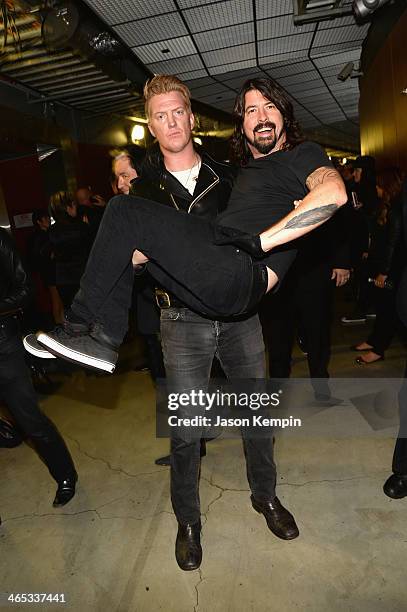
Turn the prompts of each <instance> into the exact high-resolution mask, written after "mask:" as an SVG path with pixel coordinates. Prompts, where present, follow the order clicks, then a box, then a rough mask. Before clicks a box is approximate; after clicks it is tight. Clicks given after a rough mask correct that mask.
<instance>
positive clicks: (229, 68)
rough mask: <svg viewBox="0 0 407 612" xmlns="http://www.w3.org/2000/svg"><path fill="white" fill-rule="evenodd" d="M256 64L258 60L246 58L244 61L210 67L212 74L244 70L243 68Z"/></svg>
mask: <svg viewBox="0 0 407 612" xmlns="http://www.w3.org/2000/svg"><path fill="white" fill-rule="evenodd" d="M255 65H256V60H254V59H253V60H246V61H244V62H234V63H233V64H225V65H223V66H213V67H212V68H209V72H210V73H211V74H224V73H225V72H230V71H232V70H242V69H243V68H253V67H254V66H255Z"/></svg>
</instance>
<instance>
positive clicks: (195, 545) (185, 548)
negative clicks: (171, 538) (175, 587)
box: [175, 521, 202, 572]
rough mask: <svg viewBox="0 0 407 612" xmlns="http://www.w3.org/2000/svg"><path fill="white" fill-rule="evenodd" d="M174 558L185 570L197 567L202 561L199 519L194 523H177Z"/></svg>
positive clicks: (188, 570)
mask: <svg viewBox="0 0 407 612" xmlns="http://www.w3.org/2000/svg"><path fill="white" fill-rule="evenodd" d="M175 558H176V560H177V563H178V565H179V566H180V568H181V569H182V570H184V571H185V572H190V571H192V570H196V569H198V567H199V566H200V565H201V561H202V547H201V521H198V522H197V523H195V524H194V525H190V524H187V525H180V524H179V523H178V533H177V540H176V542H175Z"/></svg>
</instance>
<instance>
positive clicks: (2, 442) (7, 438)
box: [0, 417, 23, 448]
mask: <svg viewBox="0 0 407 612" xmlns="http://www.w3.org/2000/svg"><path fill="white" fill-rule="evenodd" d="M22 443H23V438H22V436H21V434H20V432H19V431H18V429H17V428H16V427H15V426H14V425H13V424H12V423H10V422H9V421H7V419H5V418H4V417H0V448H15V447H16V446H19V445H20V444H22Z"/></svg>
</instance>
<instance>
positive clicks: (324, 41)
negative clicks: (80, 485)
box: [313, 25, 364, 47]
mask: <svg viewBox="0 0 407 612" xmlns="http://www.w3.org/2000/svg"><path fill="white" fill-rule="evenodd" d="M363 38H364V34H363V33H362V32H361V31H360V28H358V26H356V25H353V26H346V27H343V28H329V29H328V28H327V29H326V30H318V31H317V33H316V35H315V39H314V44H313V47H321V46H322V45H334V44H335V43H344V42H349V41H354V40H363Z"/></svg>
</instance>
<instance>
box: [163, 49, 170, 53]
mask: <svg viewBox="0 0 407 612" xmlns="http://www.w3.org/2000/svg"><path fill="white" fill-rule="evenodd" d="M161 53H171V52H170V50H169V49H161Z"/></svg>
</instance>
